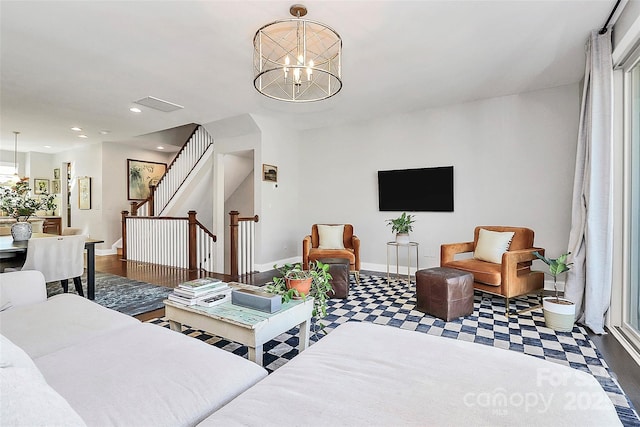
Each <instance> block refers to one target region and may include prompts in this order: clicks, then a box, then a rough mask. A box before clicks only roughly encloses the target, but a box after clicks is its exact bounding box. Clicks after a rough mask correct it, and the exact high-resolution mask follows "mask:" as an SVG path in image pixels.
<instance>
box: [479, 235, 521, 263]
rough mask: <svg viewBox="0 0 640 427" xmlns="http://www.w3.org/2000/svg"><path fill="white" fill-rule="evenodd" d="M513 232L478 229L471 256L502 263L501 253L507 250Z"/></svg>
mask: <svg viewBox="0 0 640 427" xmlns="http://www.w3.org/2000/svg"><path fill="white" fill-rule="evenodd" d="M513 234H514V233H513V232H496V231H489V230H485V229H484V228H483V229H480V234H479V235H478V241H477V243H476V247H475V250H474V252H473V257H474V258H475V259H478V260H480V261H487V262H493V263H496V264H500V263H502V254H503V253H505V252H506V251H508V250H509V245H510V244H511V240H512V239H513Z"/></svg>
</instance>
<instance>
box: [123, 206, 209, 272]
mask: <svg viewBox="0 0 640 427" xmlns="http://www.w3.org/2000/svg"><path fill="white" fill-rule="evenodd" d="M123 222H124V224H123V235H124V236H125V238H124V239H123V246H122V252H123V258H125V259H128V260H133V261H140V262H146V263H151V264H160V265H166V266H170V267H178V268H186V269H189V270H200V269H201V270H204V271H208V272H213V271H214V265H213V260H214V253H213V252H214V248H215V246H214V243H215V242H216V236H214V235H213V234H211V233H210V232H209V231H208V230H207V229H206V228H205V227H204V226H203V225H202V224H200V222H198V220H197V219H196V213H195V212H194V211H190V212H189V216H188V217H187V218H176V217H142V216H128V212H126V211H125V212H123Z"/></svg>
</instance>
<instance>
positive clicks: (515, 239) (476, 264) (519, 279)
mask: <svg viewBox="0 0 640 427" xmlns="http://www.w3.org/2000/svg"><path fill="white" fill-rule="evenodd" d="M511 233H513V234H511ZM533 237H534V232H533V230H531V229H529V228H525V227H503V226H481V227H476V228H475V231H474V239H473V241H472V242H464V243H452V244H444V245H442V246H441V247H440V266H441V267H449V268H455V269H457V270H463V271H467V272H469V273H472V274H473V278H474V284H473V287H474V288H475V289H479V290H481V291H484V292H487V293H490V294H494V295H500V296H503V297H505V298H506V303H505V307H506V314H507V316H508V315H509V298H513V297H517V296H521V295H526V294H531V293H540V294H541V293H542V290H543V288H544V273H543V272H541V271H531V262H532V261H533V260H535V259H537V258H536V256H535V255H533V252H534V251H538V252H540V253H541V254H544V249H542V248H536V247H534V246H533ZM463 253H472V254H473V256H472V257H471V258H466V259H456V255H457V254H463Z"/></svg>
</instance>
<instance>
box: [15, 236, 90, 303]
mask: <svg viewBox="0 0 640 427" xmlns="http://www.w3.org/2000/svg"><path fill="white" fill-rule="evenodd" d="M86 237H87V236H85V235H76V236H56V237H40V238H31V239H29V242H28V243H27V257H26V259H25V262H24V265H23V266H22V268H21V270H22V271H24V270H38V271H40V272H42V274H43V275H44V279H45V281H46V282H47V283H48V282H56V281H58V280H59V281H60V284H61V285H62V289H63V290H64V292H65V293H66V292H68V291H69V279H70V278H72V279H73V284H74V285H75V288H76V292H77V293H78V295H80V296H84V291H83V290H82V274H83V273H84V243H85V240H86Z"/></svg>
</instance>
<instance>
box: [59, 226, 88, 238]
mask: <svg viewBox="0 0 640 427" xmlns="http://www.w3.org/2000/svg"><path fill="white" fill-rule="evenodd" d="M78 234H83V233H82V228H80V227H65V228H64V229H63V230H62V235H63V236H76V235H78Z"/></svg>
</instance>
